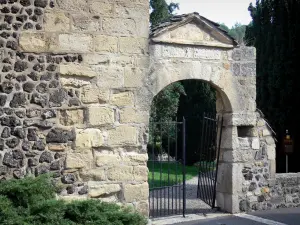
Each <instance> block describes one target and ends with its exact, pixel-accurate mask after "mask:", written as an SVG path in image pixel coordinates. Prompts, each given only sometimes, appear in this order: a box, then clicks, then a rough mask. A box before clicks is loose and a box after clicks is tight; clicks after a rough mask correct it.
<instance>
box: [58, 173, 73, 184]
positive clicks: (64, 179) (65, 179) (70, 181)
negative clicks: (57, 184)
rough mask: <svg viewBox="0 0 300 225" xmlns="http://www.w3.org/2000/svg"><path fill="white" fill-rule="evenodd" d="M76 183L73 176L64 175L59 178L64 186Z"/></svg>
mask: <svg viewBox="0 0 300 225" xmlns="http://www.w3.org/2000/svg"><path fill="white" fill-rule="evenodd" d="M75 181H76V178H75V175H74V174H70V173H69V174H65V175H63V176H62V178H61V182H63V183H64V184H74V183H75Z"/></svg>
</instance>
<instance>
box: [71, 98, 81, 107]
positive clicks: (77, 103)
mask: <svg viewBox="0 0 300 225" xmlns="http://www.w3.org/2000/svg"><path fill="white" fill-rule="evenodd" d="M80 105H81V102H80V101H79V99H78V98H71V99H70V100H69V106H70V107H72V106H80Z"/></svg>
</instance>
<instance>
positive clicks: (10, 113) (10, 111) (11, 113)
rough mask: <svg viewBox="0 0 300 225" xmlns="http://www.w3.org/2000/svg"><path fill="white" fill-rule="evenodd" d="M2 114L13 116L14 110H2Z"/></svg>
mask: <svg viewBox="0 0 300 225" xmlns="http://www.w3.org/2000/svg"><path fill="white" fill-rule="evenodd" d="M3 111H4V113H5V114H6V115H8V116H10V115H13V114H14V110H13V109H11V108H4V109H3Z"/></svg>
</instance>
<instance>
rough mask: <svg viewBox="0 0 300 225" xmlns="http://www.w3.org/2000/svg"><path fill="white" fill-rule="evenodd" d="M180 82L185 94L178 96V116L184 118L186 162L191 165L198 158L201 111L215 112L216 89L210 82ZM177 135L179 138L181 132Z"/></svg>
mask: <svg viewBox="0 0 300 225" xmlns="http://www.w3.org/2000/svg"><path fill="white" fill-rule="evenodd" d="M181 83H182V85H183V86H184V89H185V90H186V95H185V96H184V95H182V96H181V98H180V105H179V109H178V117H179V118H180V117H185V118H186V162H187V165H193V164H194V163H195V162H197V161H199V159H200V154H199V150H200V147H201V138H200V137H201V128H202V119H203V113H204V112H206V113H207V112H212V113H215V112H216V91H215V89H214V88H213V87H211V85H210V84H208V83H204V82H200V81H198V82H195V81H194V80H186V81H182V82H181ZM178 137H180V138H181V137H182V134H181V133H180V134H179V135H178ZM202 160H209V159H208V158H203V159H202Z"/></svg>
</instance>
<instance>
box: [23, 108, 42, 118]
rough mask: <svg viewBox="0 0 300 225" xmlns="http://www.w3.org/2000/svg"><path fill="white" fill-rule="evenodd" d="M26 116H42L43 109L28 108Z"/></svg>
mask: <svg viewBox="0 0 300 225" xmlns="http://www.w3.org/2000/svg"><path fill="white" fill-rule="evenodd" d="M26 116H27V117H28V118H34V117H40V116H41V110H40V109H27V110H26Z"/></svg>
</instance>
